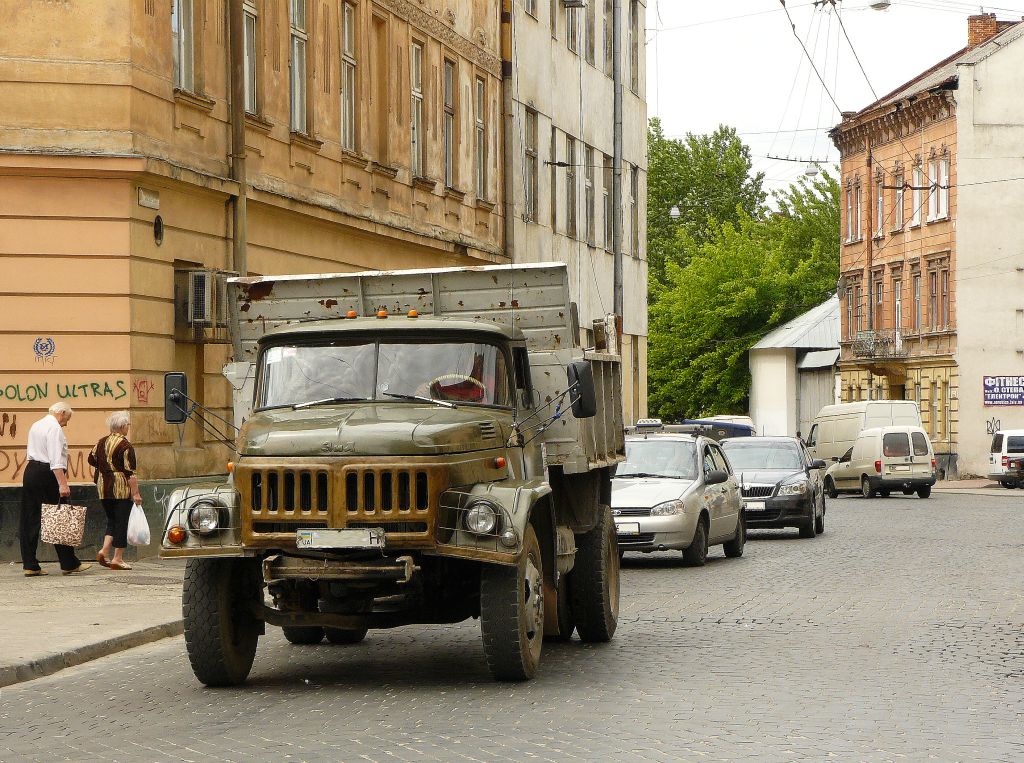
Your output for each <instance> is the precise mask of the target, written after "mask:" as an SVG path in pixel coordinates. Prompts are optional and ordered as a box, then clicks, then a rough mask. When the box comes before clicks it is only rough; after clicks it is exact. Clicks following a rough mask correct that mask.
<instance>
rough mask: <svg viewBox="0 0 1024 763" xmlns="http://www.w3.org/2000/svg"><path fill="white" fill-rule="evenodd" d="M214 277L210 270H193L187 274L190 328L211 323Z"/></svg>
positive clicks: (188, 320)
mask: <svg viewBox="0 0 1024 763" xmlns="http://www.w3.org/2000/svg"><path fill="white" fill-rule="evenodd" d="M215 280H216V276H215V275H214V273H213V271H212V270H193V271H191V272H189V274H188V317H187V319H186V320H187V322H188V325H190V326H209V325H210V324H211V323H212V322H213V307H214V296H213V291H214V288H215V283H214V282H215Z"/></svg>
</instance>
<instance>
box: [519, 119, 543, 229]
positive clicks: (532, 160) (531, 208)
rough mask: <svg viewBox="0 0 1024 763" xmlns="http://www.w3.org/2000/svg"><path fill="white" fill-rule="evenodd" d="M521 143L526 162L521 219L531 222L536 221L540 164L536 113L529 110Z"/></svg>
mask: <svg viewBox="0 0 1024 763" xmlns="http://www.w3.org/2000/svg"><path fill="white" fill-rule="evenodd" d="M523 132H524V133H525V134H524V136H523V143H524V144H525V147H526V160H525V162H524V168H525V177H524V178H523V183H524V186H525V188H524V192H525V196H526V198H525V202H526V204H525V206H526V208H525V210H524V211H523V217H524V218H525V219H527V220H530V221H531V222H533V221H535V220H536V219H537V175H538V174H539V173H538V166H539V164H540V161H539V157H538V152H537V112H536V111H533V110H531V109H527V110H526V118H525V120H524V125H523Z"/></svg>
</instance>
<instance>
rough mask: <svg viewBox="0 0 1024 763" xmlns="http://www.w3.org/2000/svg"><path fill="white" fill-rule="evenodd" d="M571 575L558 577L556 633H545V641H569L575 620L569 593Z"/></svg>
mask: <svg viewBox="0 0 1024 763" xmlns="http://www.w3.org/2000/svg"><path fill="white" fill-rule="evenodd" d="M571 577H572V573H567V574H565V575H561V576H559V578H558V633H545V634H544V640H545V641H556V642H557V641H561V642H565V641H569V640H571V639H572V634H573V631H575V630H576V622H575V621H574V620H573V617H572V601H571V598H570V597H571V596H572V594H571V593H569V590H570V587H571V586H572V582H571V581H570V578H571Z"/></svg>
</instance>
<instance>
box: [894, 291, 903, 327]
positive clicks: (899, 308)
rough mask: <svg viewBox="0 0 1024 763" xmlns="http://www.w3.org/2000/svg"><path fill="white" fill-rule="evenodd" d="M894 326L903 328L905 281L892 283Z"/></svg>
mask: <svg viewBox="0 0 1024 763" xmlns="http://www.w3.org/2000/svg"><path fill="white" fill-rule="evenodd" d="M892 326H893V328H894V329H896V330H897V331H899V330H900V329H902V328H903V281H902V280H900V279H898V278H897V279H895V280H894V281H893V282H892Z"/></svg>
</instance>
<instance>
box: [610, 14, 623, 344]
mask: <svg viewBox="0 0 1024 763" xmlns="http://www.w3.org/2000/svg"><path fill="white" fill-rule="evenodd" d="M622 2H623V0H613V2H612V87H613V88H614V96H613V99H614V100H613V104H612V120H613V125H612V172H613V179H612V215H613V216H612V262H613V276H612V294H613V305H614V307H613V309H614V311H615V315H616V323H617V324H618V333H619V335H620V336H621V334H622V310H623V308H622Z"/></svg>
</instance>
